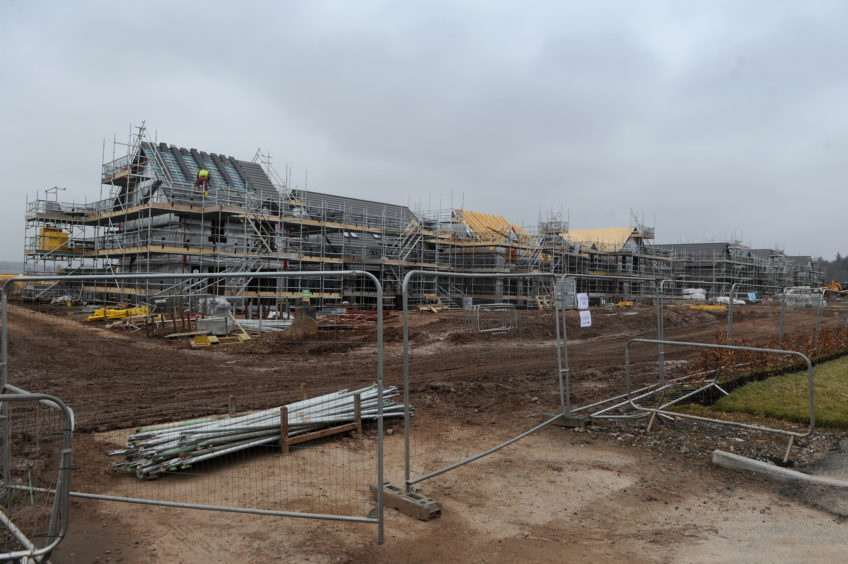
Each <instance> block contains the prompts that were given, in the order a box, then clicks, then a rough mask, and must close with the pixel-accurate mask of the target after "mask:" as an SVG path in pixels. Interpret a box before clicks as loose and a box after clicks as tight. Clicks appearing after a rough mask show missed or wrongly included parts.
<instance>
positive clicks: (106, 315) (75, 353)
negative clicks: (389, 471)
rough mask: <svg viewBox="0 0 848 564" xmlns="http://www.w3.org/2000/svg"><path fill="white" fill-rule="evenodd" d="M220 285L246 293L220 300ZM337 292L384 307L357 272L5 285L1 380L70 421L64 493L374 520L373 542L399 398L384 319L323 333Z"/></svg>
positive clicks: (341, 313) (376, 287)
mask: <svg viewBox="0 0 848 564" xmlns="http://www.w3.org/2000/svg"><path fill="white" fill-rule="evenodd" d="M226 277H231V278H232V277H240V278H242V279H243V280H242V281H243V282H244V281H247V280H252V281H248V282H246V283H243V284H240V285H241V286H242V287H244V288H246V289H247V291H246V292H244V293H242V294H240V295H226V294H222V291H221V289H222V288H225V287H227V285H226V284H222V283H220V280H221V279H222V278H226ZM346 280H351V282H352V283H353V284H352V286H351V287H355V288H356V289H357V292H359V293H360V295H363V296H365V294H367V296H365V297H363V300H365V299H368V300H371V301H370V302H369V306H371V307H373V305H374V304H375V303H376V304H382V288H381V286H380V284H379V281H378V280H377V279H376V278H375V277H374V276H373V275H372V274H370V273H367V272H364V271H335V272H323V271H316V272H291V271H289V272H271V273H256V272H250V273H248V272H243V273H239V272H235V273H217V274H199V273H193V274H156V275H124V276H103V275H101V276H72V277H47V278H34V277H27V278H19V279H17V280H16V283H17V284H19V285H23V286H24V290H25V291H24V296H26V295H30V296H34V295H38V296H39V297H38V299H37V300H23V301H17V300H16V301H14V302H13V301H10V300H9V299H8V298H7V293H6V290H7V288H8V287H9V285H8V284H7V286H6V287H4V293H3V351H4V359H3V360H4V362H5V365H4V368H3V370H4V373H3V376H4V382H9V383H12V384H14V385H16V386H19V387H21V388H24V389H35V390H39V391H41V390H45V391H50V392H52V393H55V394H56V395H58V396H60V397H63V398H64V399H65V401H66V402H67V404H68V406H69V407H71V408H72V409H73V410H74V414H75V416H76V423H77V425H76V434H75V441H76V446H78V447H80V448H78V452H79V454H77V455H76V456H75V458H74V469H73V471H72V473H71V474H72V475H71V481H72V485H73V486H72V489H73V491H72V493H71V495H73V496H76V497H82V498H91V499H99V500H114V501H123V502H131V503H139V504H148V505H161V506H171V507H184V508H195V509H205V510H215V511H224V512H240V513H250V514H260V515H276V516H286V517H305V518H311V519H322V520H336V521H352V522H360V523H371V524H375V525H377V529H378V541H379V542H382V539H383V505H382V493H383V492H382V489H381V488H376V489H377V494H378V496H379V499H378V500H377V501H376V502H375V501H374V500H373V499H372V490H371V486H372V485H375V484H379V483H382V481H383V462H382V453H383V416H384V410H386V411H387V415H392V411H391V408H390V407H389V406H390V405H391V404H392V400H391V395H392V394H397V395H399V391H394V392H393V391H392V390H389V391H387V393H386V394H385V397H384V390H383V349H382V337H383V312H382V307H380V306H379V305H378V307H377V309H376V311H373V310H372V311H371V313H370V314H367V315H366V313H365V312H363V313H362V314H361V315H359V316H358V317H357V324H358V325H360V326H361V325H363V324H370V325H368V327H372V328H373V330H369V331H344V330H332V329H330V330H324V327H325V325H324V324H325V322H326V323H328V324H330V325H332V326H333V327H334V328H335V329H339V327H341V326H343V325H344V324H345V319H347V318H349V317H350V316H349V315H346V314H345V311H346V310H347V309H350V308H351V306H346V305H343V304H342V293H343V291H344V288H345V284H344V282H345V281H346ZM369 284H373V291H370V292H365V291H364V290H363V288H366V287H367V286H368V285H369ZM27 289H29V290H32V289H35V290H36V292H32V291H30V292H27V291H26V290H27ZM45 290H49V292H47V291H45ZM317 304H320V305H322V306H323V307H324V310H325V311H324V312H323V313H325V314H326V315H322V316H318V317H317V316H316V307H314V306H315V305H317ZM105 306H112V309H109V308H105V309H104V307H105ZM365 318H367V319H366V320H364V321H363V319H365ZM318 319H320V320H321V323H322V325H321V329H320V330H319V326H318ZM286 328H287V329H286ZM278 329H286V330H285V331H280V330H278ZM352 349H355V350H356V351H357V353H358V354H355V355H351V354H345V353H347V352H348V351H350V350H352ZM282 408H285V409H282ZM393 413H394V415H395V416H397V417H400V416H401V415H402V410H401V409H400V408H399V407H396V408H395V410H394V412H393ZM357 431H358V432H357ZM351 432H353V434H352V435H351ZM331 433H337V434H338V436H333V437H328V435H330V434H331ZM20 463H22V461H20V460H19V461H18V462H16V464H20ZM17 495H19V496H20V495H24V496H27V495H29V494H28V493H26V492H20V491H18V492H17ZM375 506H376V509H375Z"/></svg>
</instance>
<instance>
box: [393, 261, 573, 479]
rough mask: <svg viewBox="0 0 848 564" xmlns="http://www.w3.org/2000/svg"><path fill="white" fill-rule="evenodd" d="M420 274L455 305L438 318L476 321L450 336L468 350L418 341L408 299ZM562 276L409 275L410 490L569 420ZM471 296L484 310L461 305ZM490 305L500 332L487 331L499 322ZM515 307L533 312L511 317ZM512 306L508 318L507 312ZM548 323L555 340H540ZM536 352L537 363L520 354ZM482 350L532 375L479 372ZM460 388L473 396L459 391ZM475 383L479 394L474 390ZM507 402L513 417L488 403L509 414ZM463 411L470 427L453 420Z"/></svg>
mask: <svg viewBox="0 0 848 564" xmlns="http://www.w3.org/2000/svg"><path fill="white" fill-rule="evenodd" d="M418 277H429V278H435V279H436V280H437V288H440V289H441V293H440V301H441V303H443V304H455V307H456V311H455V312H446V313H439V314H438V315H440V316H446V317H448V318H449V317H450V316H451V315H453V316H472V318H473V319H475V322H474V323H471V324H465V330H466V331H467V332H466V333H464V334H460V333H450V334H447V335H443V337H444V338H449V339H455V340H457V342H461V343H468V346H467V347H465V352H464V353H463V354H459V355H455V356H454V357H445V355H444V352H443V351H440V350H439V349H438V348H434V347H432V346H429V345H424V346H416V344H415V343H412V344H410V342H409V303H410V301H412V300H415V299H416V296H414V295H411V294H412V293H413V292H410V290H409V289H410V288H411V287H415V279H416V278H418ZM554 282H555V279H554V276H553V275H546V274H516V275H510V274H492V275H488V274H470V273H434V272H423V271H412V272H410V273H408V274H407V276H406V278H405V279H404V285H403V288H404V294H403V305H404V309H403V377H404V404H405V405H407V406H409V405H412V406H414V408H415V412H414V416H412V413H411V411H410V410H407V413H406V418H405V425H404V430H405V435H404V451H405V452H404V459H405V460H404V467H405V470H404V473H405V476H404V479H405V483H406V486H407V488H411V486H412V485H413V484H415V483H418V482H421V481H424V480H427V479H429V478H432V477H434V476H437V475H439V474H441V473H443V472H446V471H449V470H451V469H453V468H456V467H457V466H460V465H463V464H466V463H468V462H471V461H473V460H476V459H478V458H480V457H482V456H486V455H488V454H490V453H492V452H495V451H496V450H499V449H500V448H503V447H504V446H506V445H508V444H511V443H513V442H515V441H517V440H519V439H521V438H523V437H524V436H527V435H528V434H530V433H532V432H535V431H537V430H539V429H541V428H543V427H545V426H547V425H549V424H551V423H552V422H554V421H556V420H558V419H560V418H561V416H562V414H563V410H564V403H563V402H564V395H563V381H562V378H561V377H560V374H561V372H560V362H561V357H560V354H561V351H560V348H559V345H560V341H559V323H558V317H559V315H558V314H559V306H558V300H556V299H555V287H554ZM540 294H543V295H540ZM537 298H539V299H537ZM507 299H509V300H512V302H511V304H510V305H511V306H512V307H504V306H502V305H497V304H503V303H504V302H505V300H507ZM469 303H472V304H473V303H476V304H477V306H479V307H477V306H474V309H473V311H462V309H461V308H462V305H464V304H465V305H467V304H469ZM486 304H492V305H491V311H493V312H497V313H496V315H497V316H498V319H497V323H496V324H497V325H498V329H499V331H497V332H491V331H487V330H486V329H491V328H492V327H493V325H492V324H493V323H495V322H494V321H491V322H486V321H480V319H483V318H484V317H480V316H484V314H483V313H482V312H485V311H486V309H487V306H486ZM516 308H519V309H520V308H525V309H524V310H523V311H521V312H520V314H519V315H517V316H516V317H512V313H514V312H515V310H516ZM528 308H530V309H528ZM540 309H542V311H540ZM505 312H506V315H508V317H507V318H504V317H503V316H504V315H505ZM457 326H460V327H461V326H462V323H458V324H456V325H454V327H457ZM540 328H543V331H542V332H543V334H544V335H546V336H547V339H540V338H539V337H540V334H539V333H540V331H539V329H540ZM540 341H541V344H540ZM528 350H531V351H532V356H533V363H532V365H529V366H528V365H527V364H526V360H524V359H522V358H519V355H518V352H517V351H525V352H526V351H528ZM477 355H483V356H485V358H486V363H487V364H489V365H491V364H492V359H498V361H499V362H497V363H495V364H498V365H499V366H502V367H503V368H504V369H507V368H509V367H515V366H519V365H520V366H521V367H522V368H526V370H527V373H526V374H525V375H524V376H522V377H518V378H515V377H512V376H510V377H508V378H503V377H499V375H498V374H484V373H477V372H476V371H475V366H476V365H475V360H474V359H475V357H476V356H477ZM424 374H426V376H424ZM454 374H460V375H461V376H460V377H455V376H454ZM457 387H460V388H462V390H460V391H462V392H465V393H456V394H454V393H452V392H454V391H457V390H456V388H457ZM469 390H473V391H474V393H467V392H468V391H469ZM504 402H506V403H508V404H510V405H513V406H514V408H513V410H512V411H513V415H512V417H510V418H508V420H504V419H503V418H502V417H501V416H495V415H490V413H491V412H489V411H488V409H489V408H491V407H493V406H495V405H498V407H500V408H501V409H500V410H499V411H502V407H503V403H504ZM499 404H500V405H499ZM457 414H459V415H460V416H461V417H463V418H464V419H465V421H467V422H468V424H467V425H462V426H461V427H457V426H456V425H453V424H452V422H454V421H456V417H457Z"/></svg>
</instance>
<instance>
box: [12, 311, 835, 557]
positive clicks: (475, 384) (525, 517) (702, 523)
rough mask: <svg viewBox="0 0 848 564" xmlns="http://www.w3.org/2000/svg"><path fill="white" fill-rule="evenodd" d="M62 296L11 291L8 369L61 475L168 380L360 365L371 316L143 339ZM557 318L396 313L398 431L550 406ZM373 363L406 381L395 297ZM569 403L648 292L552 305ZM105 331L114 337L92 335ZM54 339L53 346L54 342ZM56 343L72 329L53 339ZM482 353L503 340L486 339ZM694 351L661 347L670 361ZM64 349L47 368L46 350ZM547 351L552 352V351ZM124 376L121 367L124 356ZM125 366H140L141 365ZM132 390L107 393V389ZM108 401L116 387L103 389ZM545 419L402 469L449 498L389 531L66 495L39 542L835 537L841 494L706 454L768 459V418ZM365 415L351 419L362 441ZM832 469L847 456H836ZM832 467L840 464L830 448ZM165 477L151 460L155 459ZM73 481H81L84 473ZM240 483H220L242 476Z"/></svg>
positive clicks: (815, 450) (714, 324)
mask: <svg viewBox="0 0 848 564" xmlns="http://www.w3.org/2000/svg"><path fill="white" fill-rule="evenodd" d="M779 311H780V310H779V308H778V307H774V306H764V305H759V306H750V307H748V306H740V307H738V308H736V309H735V312H734V318H735V324H734V334H735V335H739V336H741V337H744V338H751V339H753V340H755V341H757V340H764V339H766V338H768V337H769V336H773V335H775V334H776V333H777V327H778V318H779ZM845 316H846V311H845V310H844V309H841V308H839V307H828V308H827V309H826V310H825V311H824V318H823V325H824V326H830V327H835V326H843V325H844V324H845ZM80 319H81V317H79V316H75V315H72V314H68V313H67V312H64V311H62V310H61V309H58V308H57V311H56V312H54V313H51V312H40V313H33V312H31V311H29V310H27V309H24V308H23V306H21V305H12V306H10V311H9V329H10V342H11V345H10V362H11V366H13V367H14V368H13V369H11V370H10V374H12V376H13V380H12V382H11V383H13V384H15V385H18V386H20V387H22V388H24V389H27V390H30V391H34V392H43V393H49V394H53V395H56V396H58V397H59V398H61V399H63V400H64V401H65V402H66V403H67V404H68V405H69V406H70V407H71V408H72V409H73V410H74V412H75V416H76V425H77V433H76V434H75V438H74V441H75V442H74V455H73V456H74V460H75V461H79V460H85V461H87V462H90V461H99V460H102V463H103V466H102V468H103V470H102V473H99V472H87V473H76V474H74V478H73V479H74V480H75V481H74V482H73V483H72V484H71V487H72V490H74V491H85V490H86V488H87V487H88V486H90V485H92V484H94V483H97V482H99V481H102V480H103V479H104V476H105V475H106V474H108V472H109V463H110V460H109V459H108V457H107V456H106V455H105V452H104V448H103V445H104V439H103V436H105V435H106V434H107V433H109V432H114V431H115V430H128V431H129V430H132V429H133V428H135V427H138V426H141V425H145V424H151V423H161V422H168V421H174V420H178V419H181V418H184V416H185V413H184V411H182V410H180V409H179V408H178V407H174V398H179V400H180V401H181V402H191V401H195V402H197V403H198V404H201V403H206V404H210V405H211V404H213V403H215V402H218V403H221V402H223V403H226V401H227V399H226V398H228V397H229V396H234V397H235V401H236V403H237V406H238V408H239V409H240V410H242V409H245V410H249V409H257V408H259V407H267V406H268V405H269V404H270V405H282V404H285V403H289V402H291V401H294V400H296V399H298V397H299V395H300V385H301V383H302V382H305V383H306V386H307V389H308V390H309V394H310V395H318V394H322V393H328V392H332V391H336V390H337V389H339V387H340V385H339V383H340V382H343V383H344V384H343V385H344V387H353V386H355V385H362V386H365V385H368V384H371V383H373V381H374V379H375V368H374V366H375V363H374V354H373V352H374V345H373V343H374V338H375V329H374V328H373V327H366V328H362V329H356V330H347V331H343V332H342V331H321V332H319V334H318V335H317V336H316V337H315V338H314V339H312V340H311V341H309V342H307V343H303V342H297V343H294V342H291V341H288V340H286V339H284V338H281V337H280V335H279V334H276V335H274V334H266V335H262V336H257V337H255V338H254V339H253V340H252V341H250V342H248V343H245V344H243V345H238V346H226V347H224V346H219V347H217V348H216V347H209V348H206V349H192V348H190V347H189V346H188V343H187V342H186V341H182V342H172V341H168V340H164V339H161V338H155V339H150V338H146V337H144V336H143V335H140V334H139V333H138V332H136V333H130V332H126V331H124V332H120V331H115V330H110V329H106V328H104V327H103V325H102V324H100V325H97V324H93V323H86V322H83V321H80ZM815 323H816V311H815V310H814V309H807V310H792V312H791V314H790V315H789V316H788V317H787V327H786V330H787V331H788V332H789V331H796V330H808V331H809V330H812V329H813V328H814V327H815ZM726 328H727V323H726V312H718V311H696V310H692V309H689V308H688V307H686V306H684V305H675V306H668V307H667V311H666V315H665V332H666V338H667V339H674V340H680V341H698V342H713V341H714V337H715V334H716V333H718V332H722V331H725V330H726ZM555 333H556V329H555V325H554V323H553V313H552V312H551V311H521V312H519V314H518V325H517V327H516V328H515V329H513V330H512V331H509V332H505V333H478V332H469V331H468V314H467V313H465V312H440V313H436V314H434V313H418V312H416V313H413V314H411V315H410V346H411V348H412V349H413V354H412V355H411V357H410V373H411V374H413V375H414V376H413V379H412V380H413V382H412V386H411V397H412V402H411V403H412V404H413V405H414V407H415V410H416V414H415V417H414V420H415V428H414V434H415V437H416V439H417V440H419V441H421V440H422V437H427V436H428V435H430V436H433V437H438V436H440V433H442V432H443V431H444V426H445V422H449V424H450V425H451V426H452V427H453V428H454V429H459V430H462V429H465V428H468V429H473V428H477V429H479V428H480V427H481V425H486V426H491V428H493V429H494V428H497V429H498V432H500V433H507V434H509V433H512V434H517V433H519V432H522V431H525V430H527V429H529V428H530V427H531V426H532V425H533V424H535V423H536V422H538V421H541V420H543V419H544V418H545V417H546V416H547V415H550V414H552V413H554V412H555V411H556V408H557V407H558V399H557V397H558V392H559V390H558V388H557V387H556V385H555V381H556V373H555V367H556V348H555V337H556V335H555ZM384 338H385V381H386V384H387V385H397V386H400V385H401V382H402V349H401V347H402V330H401V320H400V317H395V318H394V319H392V320H390V321H389V322H388V323H387V325H386V328H385V331H384ZM568 338H569V348H568V355H569V365H570V367H571V372H572V376H573V377H572V390H571V391H572V402H573V404H574V405H575V406H580V405H585V404H587V403H590V402H593V401H597V400H601V399H605V398H608V397H611V396H615V395H617V394H621V393H623V392H624V390H625V382H624V348H625V347H624V345H625V343H626V342H627V341H628V340H629V339H631V338H649V339H650V338H656V310H655V309H654V308H652V307H647V306H646V307H641V308H636V309H633V310H623V309H622V310H614V309H608V310H607V309H598V310H593V326H592V327H588V328H580V327H579V318H578V317H577V313H576V312H573V311H570V312H568ZM104 342H108V343H110V344H111V345H113V346H115V345H117V346H119V347H120V350H121V351H122V352H121V354H120V356H117V357H116V355H105V354H102V350H103V348H104ZM57 343H58V344H57ZM61 343H67V345H66V346H62V344H61ZM495 353H497V354H495ZM694 354H696V353H695V351H693V350H688V349H687V350H684V351H682V352H680V351H678V352H673V351H668V352H667V355H666V359H667V361H668V362H669V364H670V366H674V365H675V363H679V364H682V363H683V361H685V360H686V359H687V358H691V357H692V356H693V355H694ZM80 358H85V359H86V360H85V366H84V367H83V368H80V369H73V368H72V369H69V370H68V371H67V372H66V373H65V375H64V376H62V377H57V376H56V371H55V367H56V366H65V367H75V366H79V363H80ZM656 361H657V352H656V349H655V348H653V347H647V346H644V347H634V349H633V351H632V354H631V362H632V364H633V374H634V379H635V380H636V381H637V382H641V383H645V382H652V381H654V380H655V379H656V377H657V366H656ZM552 367H553V370H552ZM123 374H132V375H134V376H133V377H129V376H121V375H123ZM138 375H143V377H140V376H138ZM118 397H121V398H127V397H133V398H137V400H136V404H135V405H133V404H129V403H127V404H123V403H121V402H116V401H115V400H114V398H118ZM104 406H110V407H109V408H104ZM386 426H387V432H386V437H385V438H386V455H385V464H386V471H385V476H386V479H388V480H390V481H393V482H395V483H402V478H403V437H402V422H401V421H399V420H389V421H387V425H386ZM646 426H647V421H646V420H644V419H642V420H639V421H636V422H620V423H602V422H595V423H594V424H592V425H590V426H588V427H585V428H577V429H570V428H563V427H558V426H550V427H547V428H545V429H543V430H542V431H539V432H537V433H535V434H533V435H531V436H529V437H527V438H526V439H523V440H522V441H519V442H518V443H516V444H513V445H511V446H508V447H506V448H504V449H503V450H501V451H498V452H497V453H495V454H493V455H491V456H489V457H487V458H484V459H482V460H479V461H476V462H474V463H472V464H470V465H467V466H464V467H462V468H459V469H457V470H454V471H451V472H448V473H446V474H443V475H441V476H438V477H436V478H433V479H431V480H428V481H425V482H423V483H422V484H420V485H419V486H418V487H419V489H420V491H421V492H423V493H425V494H427V495H429V496H430V497H433V498H435V499H437V500H440V501H442V502H443V503H444V507H443V512H442V515H441V517H439V518H436V519H434V520H432V521H428V522H423V521H416V520H414V519H411V518H410V517H407V516H405V515H402V514H400V513H399V512H397V511H394V510H389V509H387V510H386V525H385V530H386V542H385V544H383V545H381V546H378V545H377V544H376V527H375V526H374V525H369V524H352V523H341V522H329V521H317V520H305V519H291V518H279V517H267V516H262V517H259V516H252V515H244V514H235V513H216V512H209V511H198V510H188V509H173V508H162V507H152V506H139V505H130V504H123V503H115V502H103V501H92V500H87V499H72V507H71V519H70V530H69V534H68V536H67V538H66V539H65V540H64V541H63V543H62V545H61V546H60V548H59V549H58V550H57V551H56V553H55V554H54V557H53V559H52V561H53V562H56V563H63V562H173V563H176V562H230V561H236V560H238V561H251V562H264V561H275V560H278V561H310V562H434V561H443V562H469V561H470V562H514V561H552V562H562V561H595V562H604V561H621V560H624V559H627V560H630V561H634V562H643V561H644V562H647V561H669V562H678V561H679V562H708V561H709V562H713V561H739V562H773V561H776V560H781V561H804V562H813V561H821V562H834V561H839V560H843V559H844V557H845V554H846V550H847V549H848V528H846V527H848V525H846V522H845V517H846V515H848V500H846V499H844V498H842V497H840V496H842V495H844V494H842V493H834V492H832V491H824V490H821V489H816V488H811V487H801V486H789V485H786V484H781V483H778V482H773V481H770V480H768V479H765V478H761V477H758V476H754V475H746V474H740V473H735V472H731V471H728V470H723V469H720V468H717V467H714V466H712V465H711V464H710V453H711V452H712V450H713V449H716V448H719V449H723V450H728V451H733V452H736V453H739V454H744V455H750V456H754V457H756V458H760V459H765V460H778V459H780V458H782V456H783V454H784V450H785V448H786V442H785V439H784V438H775V437H774V436H772V435H768V434H765V433H759V432H753V431H747V430H740V429H732V428H728V427H725V426H720V425H710V424H702V423H691V422H684V421H683V420H678V421H676V422H671V421H660V422H658V423H655V424H654V426H653V428H652V429H651V430H650V432H648V431H647V430H646ZM375 432H376V431H375V428H374V425H369V426H367V428H366V431H365V435H366V437H365V439H366V440H369V441H373V438H374V435H375ZM843 436H844V435H843V434H842V433H839V432H836V431H832V430H822V431H821V432H817V433H816V434H815V435H814V436H813V438H811V439H806V440H803V441H801V442H800V443H798V444H796V445H795V446H794V447H793V450H792V457H791V458H792V463H793V464H794V466H795V467H796V468H799V469H802V470H804V471H807V472H818V471H824V470H822V469H823V468H826V467H828V465H830V466H833V463H832V460H833V459H834V458H833V457H834V456H838V455H841V452H842V451H841V450H840V449H843V450H844V449H846V448H848V444H846V441H845V439H844V438H843ZM843 469H844V466H843ZM835 471H836V472H837V473H838V472H839V471H840V470H839V468H838V467H837V468H836V469H835ZM164 479H167V478H164ZM86 482H89V483H86ZM237 493H238V492H234V494H236V495H237Z"/></svg>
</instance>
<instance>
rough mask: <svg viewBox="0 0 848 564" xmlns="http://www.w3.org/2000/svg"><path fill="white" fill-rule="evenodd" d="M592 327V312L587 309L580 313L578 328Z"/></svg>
mask: <svg viewBox="0 0 848 564" xmlns="http://www.w3.org/2000/svg"><path fill="white" fill-rule="evenodd" d="M591 326H592V312H591V311H589V310H588V309H584V310H581V311H580V327H591Z"/></svg>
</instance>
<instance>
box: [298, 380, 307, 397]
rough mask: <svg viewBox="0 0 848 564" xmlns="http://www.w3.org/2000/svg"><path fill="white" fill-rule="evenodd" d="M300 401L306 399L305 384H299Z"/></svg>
mask: <svg viewBox="0 0 848 564" xmlns="http://www.w3.org/2000/svg"><path fill="white" fill-rule="evenodd" d="M300 399H302V400H305V399H307V396H306V382H301V383H300Z"/></svg>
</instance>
